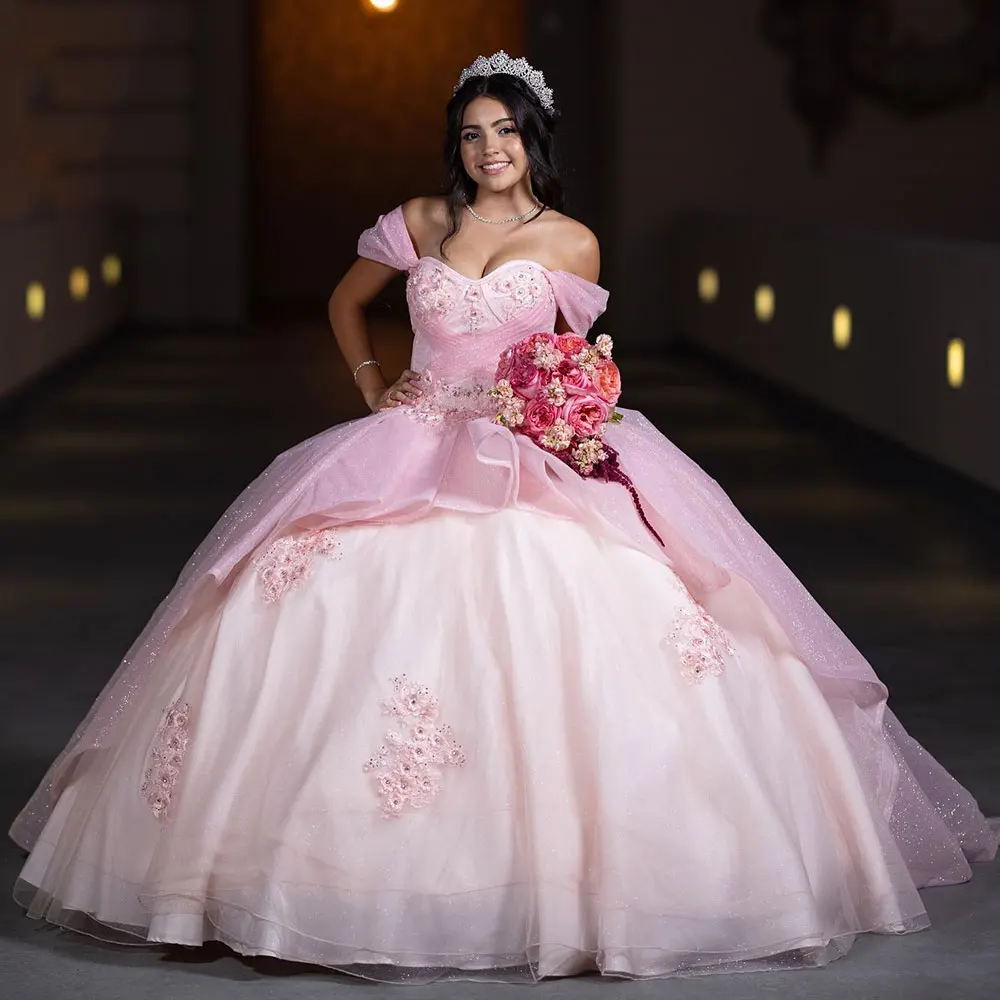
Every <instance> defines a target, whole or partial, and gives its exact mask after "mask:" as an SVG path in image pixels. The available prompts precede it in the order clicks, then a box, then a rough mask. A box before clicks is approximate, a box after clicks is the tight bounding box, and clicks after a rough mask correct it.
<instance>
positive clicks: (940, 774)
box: [12, 52, 996, 981]
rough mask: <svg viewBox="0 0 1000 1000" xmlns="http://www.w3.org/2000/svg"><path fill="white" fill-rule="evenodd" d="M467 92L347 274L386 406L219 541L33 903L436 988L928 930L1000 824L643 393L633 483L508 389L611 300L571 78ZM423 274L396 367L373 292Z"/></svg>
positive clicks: (83, 742) (269, 476) (460, 92)
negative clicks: (933, 901) (557, 151)
mask: <svg viewBox="0 0 1000 1000" xmlns="http://www.w3.org/2000/svg"><path fill="white" fill-rule="evenodd" d="M459 84H460V85H459V86H458V87H457V88H456V92H455V94H454V96H453V98H452V100H451V102H450V103H449V105H448V112H447V118H448V126H447V138H446V155H447V165H448V170H449V174H450V187H449V190H448V193H447V194H446V195H445V196H444V197H441V198H419V199H416V200H414V201H411V202H408V203H406V204H405V205H403V206H401V207H399V208H396V209H395V210H393V211H392V212H390V213H388V214H387V215H385V216H383V217H381V218H380V219H379V221H378V223H377V224H376V225H375V226H374V227H373V228H372V229H370V230H368V231H366V232H365V233H363V234H362V236H361V240H360V244H359V260H358V261H357V262H356V263H355V264H354V265H353V266H352V267H351V269H350V270H349V271H348V273H347V274H346V275H345V276H344V278H343V280H342V281H341V282H340V284H339V285H338V286H337V288H336V290H335V291H334V293H333V297H332V298H331V300H330V316H331V321H332V324H333V328H334V331H335V334H336V337H337V340H338V343H339V344H340V346H341V348H342V350H343V353H344V356H345V358H346V360H347V363H348V365H349V366H350V368H351V370H352V371H353V372H354V377H355V381H356V382H357V384H358V386H359V388H360V390H361V391H362V392H363V393H364V396H365V399H366V400H367V402H368V404H369V406H370V408H371V409H372V411H373V414H372V415H371V416H369V417H366V418H365V419H363V420H358V421H354V422H352V423H349V424H346V425H344V426H340V427H335V428H333V429H331V430H329V431H326V432H325V433H323V434H320V435H319V436H317V437H315V438H313V439H311V440H309V441H306V442H304V443H303V444H300V445H299V446H297V447H295V448H293V449H291V450H290V451H288V452H286V453H285V454H283V455H281V456H280V457H279V458H278V459H277V460H276V461H275V462H274V463H273V464H272V465H271V466H270V467H269V468H268V469H267V470H266V471H265V472H264V473H263V474H262V475H261V476H260V477H259V478H258V479H257V480H256V481H255V482H254V483H253V484H251V486H250V487H249V488H248V489H247V491H246V492H245V493H244V494H243V495H242V496H241V497H240V498H239V499H238V500H237V501H236V503H235V505H234V506H233V507H232V508H231V509H230V510H229V511H228V512H227V513H226V514H225V516H224V517H223V518H222V520H221V521H220V522H219V524H218V525H217V527H216V528H215V530H214V531H213V532H212V534H211V535H210V536H209V538H208V539H207V540H206V542H205V543H204V545H203V546H202V547H201V548H200V549H199V551H198V552H197V553H196V554H195V556H194V558H193V559H192V561H191V562H190V563H189V564H188V566H187V567H186V569H185V570H184V572H183V574H182V575H181V578H180V580H179V581H178V584H177V586H176V587H175V589H174V590H173V592H172V593H171V594H170V595H169V597H168V598H167V600H166V601H165V602H164V604H163V605H162V606H161V608H160V609H159V610H158V612H157V613H156V615H155V616H154V618H153V620H152V622H151V623H150V625H149V626H148V628H147V630H146V631H145V633H144V634H143V635H142V636H141V637H140V638H139V640H138V641H137V642H136V644H135V646H134V647H133V649H132V650H131V651H130V653H129V655H128V657H127V658H126V659H125V661H124V663H123V664H122V666H121V667H120V669H119V671H118V672H117V673H116V675H115V676H114V678H112V680H111V682H110V683H109V685H108V687H107V689H106V690H105V692H104V693H103V694H102V695H101V697H100V698H99V699H98V701H97V703H96V704H95V706H94V708H93V710H92V711H91V713H90V715H89V716H88V717H87V719H86V720H85V721H84V722H83V723H82V725H81V726H80V728H79V730H78V732H77V733H76V734H75V736H74V737H73V740H72V741H71V743H70V744H69V746H68V747H67V748H66V750H65V751H64V752H63V754H62V755H61V756H60V757H59V758H58V759H57V761H56V762H55V763H54V765H53V767H52V769H51V771H50V773H49V775H48V776H47V778H46V780H45V782H44V784H43V786H42V787H41V788H40V790H39V792H38V794H37V795H36V797H35V798H34V800H33V801H32V802H31V803H30V804H29V806H28V807H27V808H26V810H25V811H24V812H23V813H22V814H21V816H20V817H18V819H17V821H16V822H15V824H14V827H13V830H12V833H13V836H14V837H15V839H16V840H17V841H18V842H19V843H20V844H22V845H23V846H24V847H25V848H27V849H29V850H30V856H29V857H28V859H27V862H26V864H25V866H24V870H23V871H22V873H21V876H20V879H19V880H18V883H17V886H16V896H17V898H18V899H19V900H20V901H21V902H22V903H23V904H24V906H25V907H26V908H27V910H28V912H29V913H30V914H32V915H33V916H38V917H43V918H45V919H48V920H50V921H53V922H56V923H58V924H61V925H63V926H66V927H71V928H76V929H79V930H83V931H87V932H89V933H92V934H95V935H98V936H101V937H106V938H110V939H112V940H119V941H133V942H134V941H138V942H170V943H176V944H183V945H199V944H201V943H202V942H204V941H205V940H208V939H214V940H219V941H223V942H225V943H227V944H228V945H230V946H231V947H232V948H234V949H236V950H237V951H239V952H241V953H243V954H250V955H272V956H279V957H282V958H287V959H293V960H298V961H304V962H313V963H318V964H321V965H326V966H330V967H335V968H340V969H345V970H348V971H351V972H354V973H357V974H359V975H365V976H369V977H373V978H379V979H387V980H391V979H402V980H407V981H420V980H428V979H433V978H435V977H438V976H442V975H453V976H467V977H483V978H491V977H493V978H497V977H504V978H506V977H508V976H511V975H516V974H518V973H520V974H523V975H526V976H529V977H535V978H538V977H542V976H555V975H568V974H573V973H577V972H581V971H585V970H592V969H598V970H600V971H601V972H604V973H606V974H610V975H617V976H628V977H646V976H668V975H672V974H679V973H693V972H724V971H731V970H736V969H748V968H757V969H766V968H778V967H781V968H787V967H790V966H797V965H802V966H808V965H817V964H822V963H825V962H827V961H829V960H830V959H832V958H835V957H837V956H838V955H841V954H843V953H844V952H845V951H846V950H847V948H848V947H849V946H850V944H851V942H852V940H853V939H854V937H855V935H857V934H859V933H861V932H866V931H876V932H884V933H902V932H906V931H913V930H918V929H920V928H922V927H925V926H926V925H927V916H926V913H925V910H924V907H923V905H922V903H921V900H920V897H919V895H918V893H917V889H918V887H920V886H927V885H941V884H948V883H954V882H961V881H964V880H965V879H967V878H969V876H970V868H969V861H970V860H985V859H988V858H991V857H993V855H994V852H995V850H996V839H995V836H994V834H993V833H992V832H991V830H990V828H989V826H988V824H987V823H986V821H985V820H984V818H983V816H982V814H981V813H980V811H979V809H978V808H977V806H976V803H975V802H974V801H973V799H972V798H971V796H970V795H969V794H968V793H967V792H966V791H965V790H964V789H963V788H961V787H960V786H959V785H958V784H957V783H956V782H955V781H954V779H952V778H951V777H950V776H949V775H948V774H947V773H946V772H945V771H944V770H943V769H942V768H941V767H940V766H939V765H938V764H937V763H935V761H934V760H933V759H932V758H931V757H930V756H929V755H928V754H927V753H926V752H925V751H924V750H923V749H922V748H921V747H919V746H918V745H917V744H916V743H915V742H914V741H913V740H912V739H911V738H910V737H909V736H907V734H906V733H905V732H904V731H903V729H902V728H901V727H900V725H899V723H898V722H897V721H896V720H895V719H894V717H893V716H892V714H891V713H890V712H889V711H888V709H887V708H886V689H885V688H884V687H883V685H882V684H881V683H880V682H879V680H878V678H877V677H876V676H875V674H874V673H873V671H872V669H871V667H870V666H869V665H868V664H867V663H866V662H865V660H864V658H863V657H862V656H861V654H860V653H859V652H858V651H857V650H856V649H855V648H854V647H853V646H852V645H851V644H850V642H849V641H848V640H847V639H846V638H845V636H844V635H843V634H842V633H841V632H840V631H839V630H838V629H837V627H836V626H835V625H834V624H833V622H832V621H831V620H830V619H829V618H828V617H827V616H826V615H825V614H824V613H823V612H822V610H821V609H820V608H819V607H818V606H817V605H816V604H815V602H814V601H813V600H812V599H811V598H810V596H809V595H808V594H807V593H806V592H805V590H804V589H803V587H802V586H801V585H800V584H799V583H798V581H797V580H796V579H795V578H794V577H793V576H792V574H791V573H790V571H789V570H788V569H787V568H786V567H785V566H784V564H783V563H782V562H781V561H780V560H779V559H778V557H777V556H776V555H775V554H774V553H773V552H772V551H771V550H770V549H769V548H768V547H767V546H766V544H765V543H764V542H763V541H762V540H761V539H760V538H759V536H758V535H757V534H756V533H755V532H754V531H753V529H752V528H751V527H750V526H749V525H748V524H747V522H746V521H745V520H744V519H743V518H742V517H741V516H740V514H739V513H738V512H737V511H736V510H735V509H734V508H733V506H732V505H731V504H730V502H729V501H728V499H727V498H726V496H725V495H724V494H723V493H722V491H721V490H720V489H719V487H718V486H717V485H716V484H715V483H714V482H713V481H712V480H711V479H709V478H708V477H707V476H706V475H705V473H703V472H702V471H701V470H700V469H699V468H698V467H697V466H695V465H694V464H693V463H692V462H690V460H688V459H687V458H685V456H683V455H682V454H680V453H679V452H678V451H677V449H676V448H674V446H673V445H671V444H670V443H669V442H668V441H667V440H666V439H665V438H664V437H662V436H661V435H660V434H659V433H658V432H657V431H656V430H655V429H654V428H653V427H652V426H651V425H650V424H649V423H648V422H647V421H645V420H644V419H643V417H642V416H641V415H639V414H638V413H635V412H633V411H624V419H623V420H622V422H621V423H619V424H615V425H610V424H609V425H608V427H607V431H606V436H605V440H606V441H607V443H608V444H610V445H611V446H612V447H613V448H614V449H615V450H616V452H617V454H618V455H619V456H620V463H621V468H622V469H623V470H624V471H625V472H626V473H627V475H628V477H630V482H631V483H632V484H634V491H635V492H634V494H633V495H632V496H630V495H629V492H627V491H626V490H624V489H622V488H621V484H620V483H613V482H600V481H597V480H595V479H585V478H583V477H582V476H580V475H579V474H578V473H577V472H576V471H574V469H573V468H571V467H570V466H569V465H567V464H566V463H565V462H563V461H561V460H560V459H559V458H558V457H557V456H556V455H555V454H553V452H552V451H551V450H546V448H544V447H541V446H540V445H538V444H536V443H534V441H533V440H531V439H530V438H529V437H528V436H527V435H525V434H522V433H517V432H516V428H515V430H514V431H512V430H510V429H508V427H507V426H504V425H502V424H500V423H498V422H496V420H495V419H493V418H494V416H495V414H496V407H495V405H494V404H493V403H492V400H491V399H490V398H489V397H488V395H487V392H488V391H489V389H490V388H491V386H492V385H493V382H494V373H495V371H496V368H497V362H498V357H499V356H500V355H501V353H502V352H504V351H505V349H506V348H508V347H510V346H511V345H512V344H514V343H515V342H517V341H519V340H520V339H522V338H523V337H525V336H526V335H529V334H533V333H537V332H552V331H567V332H570V333H572V334H575V335H583V334H585V333H586V332H587V330H588V329H589V328H590V326H591V324H592V322H593V320H594V319H595V317H597V316H598V315H599V314H600V313H601V311H602V310H603V308H604V305H605V302H606V298H607V293H606V292H605V291H604V290H603V289H601V288H600V287H599V286H598V285H597V284H596V283H595V282H596V281H597V279H598V269H599V254H598V245H597V241H596V240H595V238H594V236H593V234H591V233H590V232H589V231H588V230H587V229H586V228H585V227H583V226H582V225H580V224H579V223H577V222H574V221H573V220H572V219H570V218H568V217H567V216H565V215H563V214H561V213H560V211H559V206H560V189H559V183H558V177H557V175H556V171H555V167H554V161H553V156H552V124H553V108H552V95H551V91H549V90H548V89H547V88H546V87H545V84H544V80H543V79H542V77H541V74H539V73H538V72H537V71H535V70H533V69H531V67H529V66H528V65H527V64H526V63H525V62H524V60H511V59H509V57H507V56H506V54H504V53H502V52H501V53H497V54H496V55H495V56H492V57H490V58H489V59H484V58H482V57H480V58H479V59H478V60H477V61H476V62H475V63H474V64H473V65H472V66H471V67H470V68H469V69H468V70H466V71H465V72H464V73H463V74H462V78H461V80H460V81H459ZM399 271H406V272H407V273H408V280H407V296H408V302H409V307H410V313H411V319H412V323H413V328H414V334H415V340H414V347H413V358H412V367H411V369H409V370H408V371H406V372H405V373H404V374H403V376H402V377H401V378H400V379H398V380H397V381H396V382H394V383H393V384H391V385H388V384H386V382H385V380H384V379H383V377H382V373H381V370H380V368H379V365H378V361H377V359H376V358H375V357H374V356H373V354H372V350H371V344H370V342H369V339H368V336H367V334H366V331H365V323H364V307H365V305H366V304H367V303H368V302H369V301H370V300H371V299H372V298H373V297H374V296H375V295H376V293H377V292H378V291H379V290H380V289H381V288H382V287H383V286H384V285H385V284H386V283H387V282H388V281H389V280H391V279H392V277H393V276H394V275H395V274H396V273H397V272H399ZM568 343H575V344H577V345H579V341H568ZM606 343H607V342H605V344H606ZM575 371H576V370H575V369H571V370H568V371H567V373H566V375H565V379H566V381H567V384H572V380H573V378H574V377H576V376H575V375H574V372H575ZM576 374H579V373H578V372H576ZM512 377H513V376H512ZM640 511H641V512H643V514H644V516H645V518H646V521H645V522H644V521H643V519H642V517H641V516H640ZM650 529H652V530H650ZM653 531H655V533H656V536H657V537H655V538H654V536H653Z"/></svg>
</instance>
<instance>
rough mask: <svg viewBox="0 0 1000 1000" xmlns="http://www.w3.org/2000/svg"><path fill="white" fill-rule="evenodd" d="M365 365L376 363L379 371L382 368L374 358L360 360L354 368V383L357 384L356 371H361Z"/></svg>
mask: <svg viewBox="0 0 1000 1000" xmlns="http://www.w3.org/2000/svg"><path fill="white" fill-rule="evenodd" d="M365 365H378V367H379V371H381V370H382V366H381V365H379V363H378V362H377V361H376V360H375V359H374V358H369V359H368V360H367V361H362V362H361V364H360V365H358V367H357V368H355V369H354V384H355V385H357V384H358V372H359V371H361V369H362V368H364V366H365Z"/></svg>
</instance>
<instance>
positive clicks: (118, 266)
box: [101, 253, 122, 285]
mask: <svg viewBox="0 0 1000 1000" xmlns="http://www.w3.org/2000/svg"><path fill="white" fill-rule="evenodd" d="M101 277H102V278H103V279H104V284H106V285H117V284H118V282H119V281H121V280H122V262H121V258H120V257H119V256H118V255H117V254H113V253H109V254H108V255H107V256H106V257H105V258H104V260H102V261H101Z"/></svg>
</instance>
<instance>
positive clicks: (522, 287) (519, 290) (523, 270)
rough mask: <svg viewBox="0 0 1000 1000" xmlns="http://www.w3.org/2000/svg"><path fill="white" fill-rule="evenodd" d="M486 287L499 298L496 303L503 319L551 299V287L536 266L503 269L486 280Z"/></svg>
mask: <svg viewBox="0 0 1000 1000" xmlns="http://www.w3.org/2000/svg"><path fill="white" fill-rule="evenodd" d="M488 287H489V290H490V291H491V292H492V293H493V294H494V295H496V296H497V297H498V298H499V299H500V302H499V303H498V305H499V307H500V311H501V313H502V315H503V318H504V319H505V320H507V319H510V318H511V317H512V316H514V315H516V314H517V313H519V312H521V311H522V310H524V309H530V308H531V307H532V306H535V305H537V304H538V303H540V302H546V303H547V302H550V301H551V300H552V288H551V287H550V285H549V283H548V281H547V280H546V278H545V276H544V274H543V273H542V272H541V271H540V270H539V269H538V268H537V267H517V268H510V269H505V270H503V271H502V272H501V273H499V274H498V275H497V276H496V277H495V278H493V279H491V280H490V281H489V282H488Z"/></svg>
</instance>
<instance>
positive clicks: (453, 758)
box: [364, 674, 465, 819]
mask: <svg viewBox="0 0 1000 1000" xmlns="http://www.w3.org/2000/svg"><path fill="white" fill-rule="evenodd" d="M392 688H393V694H392V697H391V698H388V699H387V700H385V701H383V702H382V711H383V712H384V713H385V714H386V715H391V716H392V717H393V718H395V719H396V720H397V724H398V725H397V729H390V730H389V731H388V732H387V733H386V734H385V742H384V743H383V744H382V745H381V746H380V747H379V748H378V750H376V751H375V753H374V755H373V756H372V757H371V758H370V759H369V760H368V761H367V762H366V763H365V766H364V770H365V771H368V772H371V773H372V774H373V775H374V778H375V784H376V788H377V790H378V795H379V798H381V800H382V815H383V816H384V817H386V818H387V819H393V818H395V817H398V816H400V815H401V814H402V812H403V810H404V809H405V808H406V807H407V806H409V807H410V808H411V809H422V808H423V807H424V806H426V805H428V804H429V803H430V802H431V801H432V800H433V798H434V797H435V796H436V795H437V793H438V792H439V791H440V788H441V779H442V772H441V767H443V766H453V767H460V766H461V765H463V764H464V763H465V754H464V753H463V752H462V748H461V746H460V745H459V744H458V743H457V742H456V741H455V739H454V737H453V736H452V733H451V729H450V728H449V727H448V726H439V725H438V724H437V722H436V721H435V720H436V719H437V714H438V700H437V698H436V697H434V695H432V694H431V693H430V690H429V689H428V688H427V687H425V686H423V685H421V684H417V683H415V682H414V681H411V680H410V679H409V678H408V677H407V676H406V675H405V674H403V675H402V676H401V677H393V678H392Z"/></svg>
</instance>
